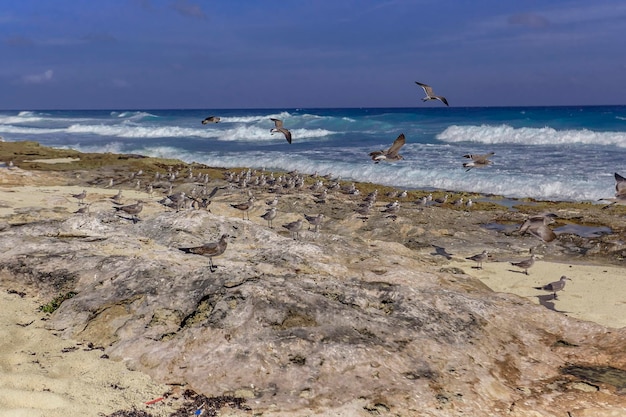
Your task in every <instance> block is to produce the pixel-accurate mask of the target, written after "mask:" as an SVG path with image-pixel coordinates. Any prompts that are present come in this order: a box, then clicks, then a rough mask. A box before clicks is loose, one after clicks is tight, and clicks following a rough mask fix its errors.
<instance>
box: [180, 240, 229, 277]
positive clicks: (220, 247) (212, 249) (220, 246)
mask: <svg viewBox="0 0 626 417" xmlns="http://www.w3.org/2000/svg"><path fill="white" fill-rule="evenodd" d="M229 237H230V236H229V235H227V234H223V235H222V236H221V237H220V240H218V241H217V242H209V243H205V244H204V245H202V246H194V247H191V248H178V249H179V250H182V251H183V252H185V253H193V254H194V255H202V256H206V257H208V258H209V269H210V270H211V272H215V270H216V269H217V265H213V257H215V256H219V255H221V254H223V253H224V251H225V250H226V246H227V244H228V243H227V241H226V239H227V238H229Z"/></svg>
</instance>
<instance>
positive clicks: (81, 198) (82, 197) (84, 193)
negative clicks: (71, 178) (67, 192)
mask: <svg viewBox="0 0 626 417" xmlns="http://www.w3.org/2000/svg"><path fill="white" fill-rule="evenodd" d="M72 197H74V198H75V199H77V200H78V202H79V203H80V204H83V202H84V200H85V197H87V191H85V190H83V191H82V192H81V193H80V194H72Z"/></svg>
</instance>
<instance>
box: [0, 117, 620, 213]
mask: <svg viewBox="0 0 626 417" xmlns="http://www.w3.org/2000/svg"><path fill="white" fill-rule="evenodd" d="M209 115H217V116H220V117H221V118H222V120H221V122H220V123H218V124H210V125H202V124H201V123H200V122H201V120H202V119H204V118H205V117H207V116H209ZM270 117H276V118H280V119H283V121H284V124H285V127H286V128H288V129H290V130H291V132H292V134H293V143H292V144H291V145H289V144H288V143H287V141H286V140H285V138H284V137H283V136H282V135H281V134H273V135H272V134H270V129H271V128H272V127H273V122H271V121H270ZM400 133H404V134H405V136H406V145H405V146H404V147H403V148H402V150H401V154H402V155H403V156H404V160H402V161H398V162H394V163H380V164H373V163H372V161H371V160H370V158H369V156H368V153H369V152H371V151H373V150H378V149H383V148H387V147H389V146H390V145H391V143H392V142H393V140H394V139H395V138H396V137H397V136H398V135H399V134H400ZM0 136H2V137H3V138H4V140H5V141H17V140H34V141H38V142H40V143H42V144H44V145H47V146H54V147H66V148H73V149H77V150H80V151H89V152H124V153H141V154H145V155H150V156H161V157H168V158H178V159H182V160H184V161H187V162H192V161H195V162H200V163H205V164H208V165H211V166H216V167H227V168H228V167H239V166H241V167H253V168H266V169H271V170H294V169H297V170H299V171H300V172H304V173H313V172H318V173H320V174H328V173H331V174H333V175H335V176H339V177H341V178H342V179H346V180H348V179H351V180H356V181H369V182H375V183H381V184H385V185H394V186H397V187H399V188H407V189H413V188H419V189H446V190H451V191H470V192H480V193H489V194H499V195H504V196H507V197H516V198H519V197H532V198H537V199H548V200H574V201H596V200H598V199H599V198H603V197H611V196H613V193H614V179H613V173H614V172H620V173H622V174H624V175H626V106H593V107H585V106H580V107H574V106H572V107H504V108H497V107H488V108H454V107H450V108H447V107H443V106H442V107H440V108H439V107H437V108H433V107H429V108H388V109H385V108H383V109H372V108H367V109H231V110H219V109H213V110H107V111H102V110H97V111H96V110H67V111H56V110H55V111H46V110H41V111H0ZM487 152H495V155H494V156H493V158H492V160H493V165H490V166H488V167H486V168H483V169H473V170H471V171H469V172H466V171H465V169H464V168H463V167H462V163H463V162H466V161H467V160H466V159H465V158H463V155H464V154H467V153H487Z"/></svg>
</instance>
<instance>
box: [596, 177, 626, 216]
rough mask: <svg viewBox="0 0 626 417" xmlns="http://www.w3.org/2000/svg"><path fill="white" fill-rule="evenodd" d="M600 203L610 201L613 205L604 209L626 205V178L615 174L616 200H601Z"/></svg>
mask: <svg viewBox="0 0 626 417" xmlns="http://www.w3.org/2000/svg"><path fill="white" fill-rule="evenodd" d="M600 201H610V202H611V203H610V204H608V205H606V206H604V207H602V208H609V207H611V206H612V205H614V204H617V205H626V178H624V177H622V176H621V175H619V174H618V173H617V172H616V173H615V198H601V199H600Z"/></svg>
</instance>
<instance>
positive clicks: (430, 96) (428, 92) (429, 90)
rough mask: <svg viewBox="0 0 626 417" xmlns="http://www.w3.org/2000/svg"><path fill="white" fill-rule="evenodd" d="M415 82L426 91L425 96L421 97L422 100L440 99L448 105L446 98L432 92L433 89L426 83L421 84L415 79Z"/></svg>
mask: <svg viewBox="0 0 626 417" xmlns="http://www.w3.org/2000/svg"><path fill="white" fill-rule="evenodd" d="M415 84H417V85H419V86H420V87H422V88H423V89H424V92H425V93H426V97H424V98H423V99H422V101H428V100H439V101H441V102H442V103H443V104H445V105H446V106H447V105H448V100H446V98H445V97H442V96H436V95H434V94H433V89H432V88H431V87H430V86H429V85H426V84H422V83H419V82H417V81H415Z"/></svg>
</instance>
